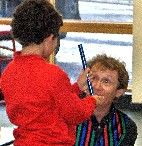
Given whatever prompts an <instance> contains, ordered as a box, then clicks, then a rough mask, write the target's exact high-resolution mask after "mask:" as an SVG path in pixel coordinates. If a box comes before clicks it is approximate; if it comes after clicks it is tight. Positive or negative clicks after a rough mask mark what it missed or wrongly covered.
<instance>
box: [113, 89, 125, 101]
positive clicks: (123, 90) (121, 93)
mask: <svg viewBox="0 0 142 146" xmlns="http://www.w3.org/2000/svg"><path fill="white" fill-rule="evenodd" d="M125 91H126V90H125V89H118V90H117V92H116V96H115V97H116V98H117V99H118V98H119V97H120V96H121V95H123V94H124V93H125Z"/></svg>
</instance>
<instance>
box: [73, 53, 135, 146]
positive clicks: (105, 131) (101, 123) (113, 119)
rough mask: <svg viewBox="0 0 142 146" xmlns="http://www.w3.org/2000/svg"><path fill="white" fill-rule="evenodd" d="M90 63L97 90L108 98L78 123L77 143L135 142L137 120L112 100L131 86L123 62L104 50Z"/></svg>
mask: <svg viewBox="0 0 142 146" xmlns="http://www.w3.org/2000/svg"><path fill="white" fill-rule="evenodd" d="M88 67H89V68H90V69H91V71H92V72H93V79H92V86H93V90H94V93H95V94H96V95H99V96H104V98H105V102H104V103H102V104H101V105H100V106H99V107H98V108H96V109H95V112H94V113H93V115H92V116H91V117H90V120H87V121H85V122H84V123H82V124H80V125H78V126H77V135H76V136H77V137H76V144H75V146H134V143H135V141H136V138H137V126H136V124H135V122H134V121H133V120H132V119H131V118H130V117H128V115H126V114H125V113H123V112H121V111H120V110H118V109H117V108H116V107H115V106H114V104H113V101H114V100H116V99H118V98H119V97H120V96H121V95H123V94H124V93H125V91H126V89H127V86H128V81H129V76H128V72H127V71H126V68H125V65H124V63H123V62H121V61H120V60H117V59H115V58H113V57H108V56H107V55H105V54H103V55H97V56H96V57H94V58H92V59H91V60H90V61H88ZM86 93H87V94H89V93H88V92H86Z"/></svg>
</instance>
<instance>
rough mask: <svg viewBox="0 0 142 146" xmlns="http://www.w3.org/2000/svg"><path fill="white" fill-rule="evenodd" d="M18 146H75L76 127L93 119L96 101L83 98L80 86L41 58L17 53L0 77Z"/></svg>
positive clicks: (58, 68) (15, 143)
mask: <svg viewBox="0 0 142 146" xmlns="http://www.w3.org/2000/svg"><path fill="white" fill-rule="evenodd" d="M1 79H2V80H1V86H2V91H3V94H4V98H5V102H6V111H7V114H8V117H9V119H10V121H11V122H12V123H13V124H15V125H16V126H17V128H16V129H15V130H14V137H15V142H14V145H15V146H28V145H29V146H56V145H57V146H63V145H65V146H72V145H74V143H75V126H76V125H77V124H79V123H82V122H83V121H85V120H87V119H89V118H90V116H91V114H92V113H93V111H94V108H95V105H96V100H95V99H94V98H93V97H92V96H88V97H86V98H84V99H80V98H79V97H78V94H80V93H81V91H80V90H79V87H78V85H77V83H75V84H73V85H71V83H70V80H69V78H68V76H67V74H66V73H65V72H64V71H63V70H62V69H61V68H60V67H59V66H57V65H55V64H49V63H47V62H46V61H45V60H44V59H43V58H42V57H40V56H38V55H25V56H21V55H20V52H16V53H15V57H14V60H13V61H12V62H10V63H9V64H8V66H7V67H6V69H5V71H4V73H3V74H2V78H1Z"/></svg>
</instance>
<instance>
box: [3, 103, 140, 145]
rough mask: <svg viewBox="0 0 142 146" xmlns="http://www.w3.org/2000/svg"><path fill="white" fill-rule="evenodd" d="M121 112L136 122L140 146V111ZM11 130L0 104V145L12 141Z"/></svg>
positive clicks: (11, 126) (126, 110)
mask: <svg viewBox="0 0 142 146" xmlns="http://www.w3.org/2000/svg"><path fill="white" fill-rule="evenodd" d="M122 111H124V112H126V113H127V114H128V115H129V116H130V117H131V118H132V119H133V120H134V121H135V122H136V124H137V127H138V137H137V140H136V143H135V146H142V127H141V123H142V110H138V111H132V110H128V109H125V110H124V109H122ZM13 128H14V125H12V124H11V123H10V121H9V120H8V117H7V115H6V111H5V105H4V104H0V145H1V144H3V143H6V142H9V141H11V140H13V139H14V138H13V135H12V131H13ZM11 146H12V145H11Z"/></svg>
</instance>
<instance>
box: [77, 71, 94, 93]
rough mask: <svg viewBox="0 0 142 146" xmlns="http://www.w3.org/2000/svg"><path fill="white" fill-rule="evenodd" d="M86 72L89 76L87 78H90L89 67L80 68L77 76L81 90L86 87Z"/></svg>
mask: <svg viewBox="0 0 142 146" xmlns="http://www.w3.org/2000/svg"><path fill="white" fill-rule="evenodd" d="M87 74H88V76H89V79H90V78H92V71H91V70H90V68H86V69H85V70H82V72H81V73H80V75H79V77H78V80H77V84H78V86H79V88H80V90H81V91H86V90H87V89H88V84H87Z"/></svg>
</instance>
